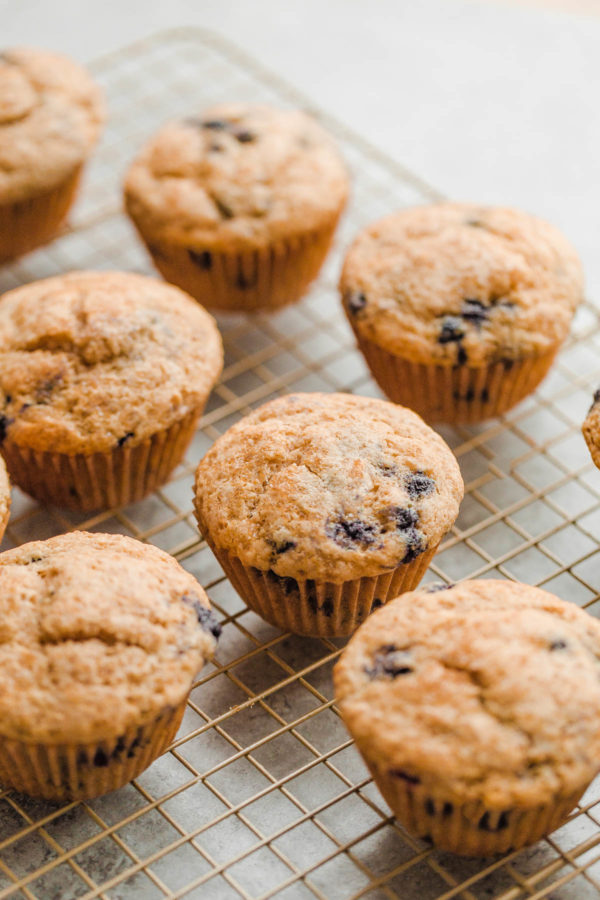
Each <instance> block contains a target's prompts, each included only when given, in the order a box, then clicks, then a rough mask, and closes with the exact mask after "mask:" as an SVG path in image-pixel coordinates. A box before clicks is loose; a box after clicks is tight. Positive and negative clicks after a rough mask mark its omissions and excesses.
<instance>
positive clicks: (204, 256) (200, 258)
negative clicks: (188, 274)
mask: <svg viewBox="0 0 600 900" xmlns="http://www.w3.org/2000/svg"><path fill="white" fill-rule="evenodd" d="M188 256H189V258H190V259H191V261H192V262H193V263H196V265H197V266H198V268H200V269H205V270H206V271H208V270H209V269H210V268H211V267H212V253H210V252H209V251H208V250H188Z"/></svg>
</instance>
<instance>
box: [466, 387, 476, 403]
mask: <svg viewBox="0 0 600 900" xmlns="http://www.w3.org/2000/svg"><path fill="white" fill-rule="evenodd" d="M474 399H475V391H474V390H473V388H469V390H468V391H467V393H466V394H465V400H466V401H467V403H472V402H473V400H474Z"/></svg>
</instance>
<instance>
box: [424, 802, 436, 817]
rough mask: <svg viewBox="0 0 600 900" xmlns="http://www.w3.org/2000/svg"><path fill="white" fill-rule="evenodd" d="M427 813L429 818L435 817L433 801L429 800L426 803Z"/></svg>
mask: <svg viewBox="0 0 600 900" xmlns="http://www.w3.org/2000/svg"><path fill="white" fill-rule="evenodd" d="M425 812H426V813H427V815H428V816H435V803H434V802H433V800H429V799H427V800H426V801H425Z"/></svg>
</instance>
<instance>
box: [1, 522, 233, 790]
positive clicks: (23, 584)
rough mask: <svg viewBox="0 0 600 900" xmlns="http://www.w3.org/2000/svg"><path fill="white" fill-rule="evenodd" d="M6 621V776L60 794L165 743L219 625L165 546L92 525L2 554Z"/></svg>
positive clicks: (99, 782)
mask: <svg viewBox="0 0 600 900" xmlns="http://www.w3.org/2000/svg"><path fill="white" fill-rule="evenodd" d="M0 623H1V624H0V782H1V783H2V784H3V786H4V787H13V788H15V789H17V790H19V791H23V792H25V793H28V794H31V795H32V796H40V797H45V798H47V799H54V800H65V799H86V798H90V797H95V796H98V795H99V794H103V793H105V792H107V791H109V790H114V789H115V788H117V787H120V786H121V785H122V784H125V783H126V782H127V781H129V780H130V779H131V778H134V777H135V776H136V775H138V774H139V773H140V772H142V771H143V770H144V769H145V768H146V767H147V766H149V765H150V763H151V762H152V761H153V760H154V759H155V758H156V757H157V756H158V755H159V754H160V753H162V752H163V751H164V750H165V749H166V748H167V746H168V745H169V744H170V743H171V741H172V739H173V737H174V735H175V733H176V731H177V728H178V727H179V723H180V721H181V717H182V715H183V711H184V709H185V705H186V701H187V697H188V694H189V691H190V688H191V686H192V682H193V680H194V678H195V676H196V674H197V673H198V672H199V670H200V669H201V668H202V666H203V664H204V662H205V660H206V659H207V658H208V657H210V656H212V654H213V652H214V649H215V645H216V639H217V638H218V636H219V633H220V630H221V629H220V626H219V624H218V623H217V621H216V619H215V618H214V615H213V613H212V612H211V610H210V605H209V602H208V598H207V597H206V594H205V593H204V591H203V589H202V588H201V587H200V585H199V584H198V582H197V581H196V579H195V578H193V576H192V575H190V574H189V573H188V572H186V571H185V570H184V569H182V568H181V566H180V565H179V564H178V563H177V562H176V561H175V560H174V559H173V558H172V557H171V556H169V555H168V554H167V553H163V551H162V550H158V549H157V548H156V547H152V546H149V545H147V544H142V543H140V542H139V541H135V540H133V539H132V538H126V537H123V536H121V535H108V534H87V533H86V532H74V533H72V534H64V535H60V536H59V537H55V538H51V539H50V540H48V541H39V542H35V543H30V544H24V545H23V546H21V547H19V548H17V549H16V550H10V551H8V552H6V553H2V554H0ZM15 697H18V698H19V702H18V703H15Z"/></svg>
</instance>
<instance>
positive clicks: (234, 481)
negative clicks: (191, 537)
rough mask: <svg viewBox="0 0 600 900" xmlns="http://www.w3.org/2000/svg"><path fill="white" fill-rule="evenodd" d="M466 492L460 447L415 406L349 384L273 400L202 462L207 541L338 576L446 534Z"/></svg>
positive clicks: (249, 558)
mask: <svg viewBox="0 0 600 900" xmlns="http://www.w3.org/2000/svg"><path fill="white" fill-rule="evenodd" d="M462 496H463V482H462V478H461V476H460V470H459V468H458V463H457V462H456V459H455V457H454V455H453V454H452V452H451V451H450V449H449V448H448V447H447V445H446V444H445V443H444V441H443V440H442V438H441V437H439V435H437V434H436V433H435V432H434V431H432V429H431V428H429V427H428V426H427V425H425V423H424V422H423V420H422V419H420V418H419V416H417V415H416V413H413V412H411V411H410V410H408V409H404V408H403V407H401V406H396V405H394V404H393V403H387V402H386V401H384V400H372V399H370V398H368V397H355V396H352V395H350V394H293V395H290V396H287V397H280V398H278V399H276V400H273V401H271V402H270V403H267V404H266V405H265V406H262V407H261V408H260V409H258V410H257V411H256V412H254V413H252V414H251V415H249V416H246V418H244V419H242V420H241V421H240V422H238V423H237V424H236V425H234V426H233V427H232V428H230V429H229V430H228V431H227V432H226V433H225V434H224V435H222V437H220V438H219V439H218V440H217V441H216V442H215V444H213V446H212V448H211V449H210V450H209V452H208V453H207V454H206V456H205V457H204V459H203V460H202V461H201V463H200V465H199V466H198V470H197V473H196V512H197V515H198V521H199V523H200V528H201V530H202V531H203V532H205V533H206V534H207V535H208V536H209V538H210V540H211V542H212V543H213V544H215V545H216V546H217V547H218V548H219V549H222V550H227V551H229V552H231V553H232V554H233V555H234V556H237V557H238V558H239V559H241V561H242V562H243V563H244V564H245V565H247V566H254V567H256V568H258V569H261V570H263V571H264V570H269V569H270V570H272V571H273V572H275V573H276V574H277V575H281V576H289V577H293V578H297V579H305V578H315V579H318V580H325V581H332V582H342V581H345V580H348V579H352V578H360V577H363V576H372V575H379V574H381V573H382V572H384V571H388V570H391V569H393V568H395V567H397V566H398V565H399V564H400V563H403V562H410V561H411V560H413V559H414V558H415V557H416V556H418V555H419V554H420V553H422V552H423V551H424V550H426V549H428V548H429V547H434V546H435V545H437V544H438V542H439V541H440V540H441V538H442V537H443V535H444V534H445V533H446V531H447V530H448V529H449V528H450V527H451V525H452V524H453V523H454V521H455V519H456V516H457V514H458V507H459V504H460V501H461V500H462Z"/></svg>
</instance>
